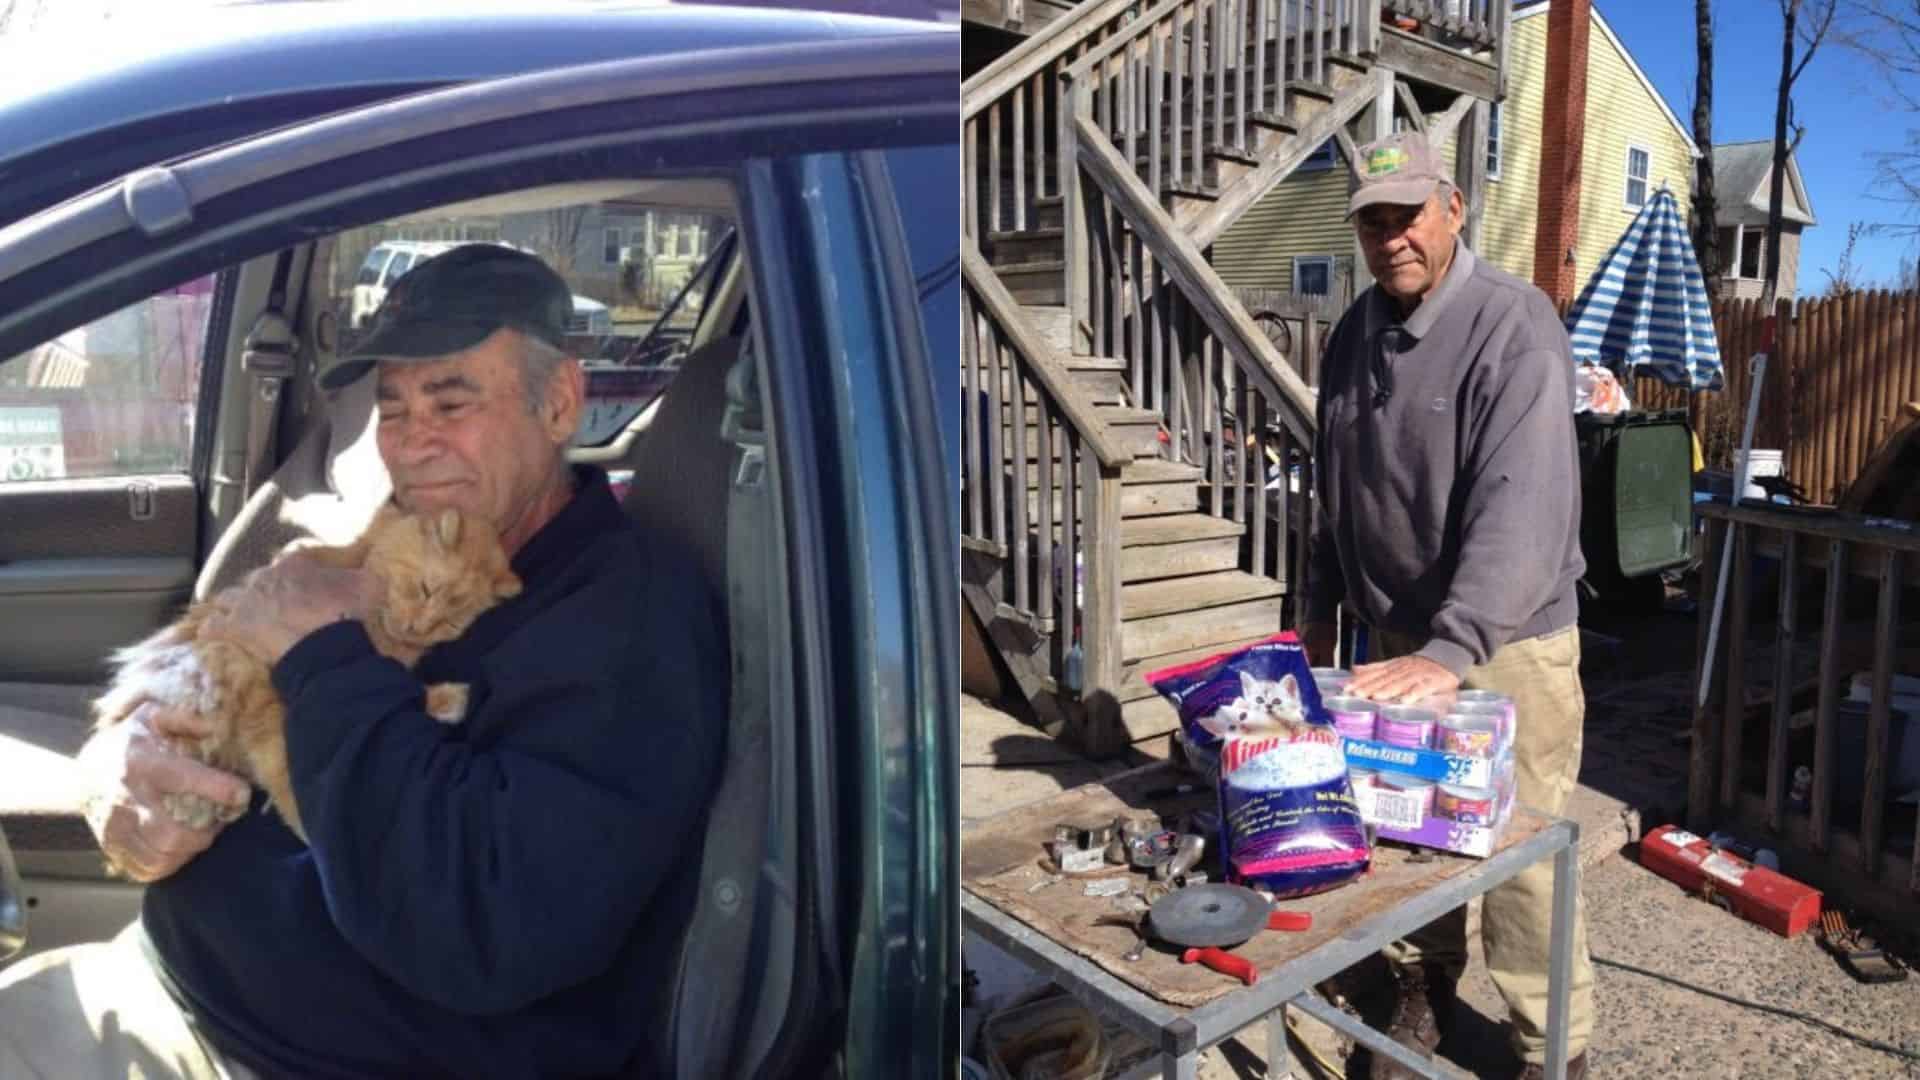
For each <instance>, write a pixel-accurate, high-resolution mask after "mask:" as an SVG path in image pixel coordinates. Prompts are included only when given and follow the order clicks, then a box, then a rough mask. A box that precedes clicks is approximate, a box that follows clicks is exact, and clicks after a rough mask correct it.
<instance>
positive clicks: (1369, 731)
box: [1320, 697, 1380, 739]
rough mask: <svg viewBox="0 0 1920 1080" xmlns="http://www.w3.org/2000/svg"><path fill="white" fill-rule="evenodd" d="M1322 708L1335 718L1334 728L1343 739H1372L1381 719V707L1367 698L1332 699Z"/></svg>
mask: <svg viewBox="0 0 1920 1080" xmlns="http://www.w3.org/2000/svg"><path fill="white" fill-rule="evenodd" d="M1320 704H1321V706H1322V707H1323V708H1325V709H1326V710H1327V715H1328V716H1330V717H1332V718H1333V727H1334V730H1335V731H1338V732H1339V733H1340V734H1341V736H1342V737H1343V738H1348V739H1371V738H1373V737H1374V731H1375V730H1376V726H1377V724H1378V721H1379V717H1380V706H1379V705H1377V704H1375V703H1374V702H1371V701H1368V700H1367V699H1366V698H1356V697H1331V698H1327V699H1325V700H1324V701H1322V702H1321V703H1320Z"/></svg>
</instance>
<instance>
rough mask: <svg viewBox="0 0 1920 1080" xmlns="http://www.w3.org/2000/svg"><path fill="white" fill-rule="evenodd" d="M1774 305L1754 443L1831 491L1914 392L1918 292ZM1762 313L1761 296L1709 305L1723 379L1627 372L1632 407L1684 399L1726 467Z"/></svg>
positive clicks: (1817, 498)
mask: <svg viewBox="0 0 1920 1080" xmlns="http://www.w3.org/2000/svg"><path fill="white" fill-rule="evenodd" d="M1775 310H1776V314H1777V316H1778V327H1777V330H1776V332H1775V333H1776V340H1775V342H1774V351H1773V354H1772V357H1771V358H1770V359H1769V360H1768V362H1767V373H1766V383H1765V385H1764V386H1762V387H1761V391H1760V412H1759V415H1758V416H1757V417H1756V418H1755V421H1754V435H1753V446H1754V448H1755V449H1757V450H1781V451H1784V452H1785V453H1784V463H1785V468H1786V474H1787V478H1788V479H1790V480H1792V481H1793V482H1794V483H1796V484H1798V485H1800V487H1801V488H1802V489H1804V490H1805V491H1806V493H1807V495H1808V497H1809V498H1811V499H1812V500H1813V501H1814V502H1817V503H1833V502H1835V501H1836V500H1838V499H1839V497H1840V495H1841V493H1842V492H1843V491H1845V490H1846V487H1847V485H1848V484H1851V483H1852V482H1853V479H1854V477H1856V476H1858V475H1860V469H1861V467H1862V466H1863V465H1864V464H1865V463H1866V460H1867V458H1868V457H1869V456H1870V455H1871V454H1872V453H1873V451H1874V450H1875V448H1877V447H1878V446H1879V445H1880V444H1881V442H1883V441H1884V440H1885V439H1886V437H1887V435H1888V434H1889V432H1890V431H1891V430H1892V427H1893V425H1894V424H1895V423H1896V422H1897V420H1898V418H1899V416H1900V409H1901V406H1902V405H1903V404H1904V403H1905V402H1907V401H1920V293H1915V292H1903V293H1892V292H1885V291H1873V292H1856V293H1852V294H1850V295H1847V296H1844V297H1821V298H1817V299H1811V300H1802V301H1800V302H1799V303H1798V304H1793V303H1789V302H1787V301H1784V300H1783V301H1780V302H1779V303H1778V304H1777V306H1776V309H1775ZM1563 314H1564V311H1563ZM1764 321H1765V311H1764V308H1763V306H1762V305H1761V303H1760V301H1758V300H1731V301H1722V302H1719V303H1716V304H1715V305H1714V310H1713V325H1714V330H1715V331H1716V332H1717V333H1718V334H1719V338H1720V359H1721V363H1722V365H1723V367H1724V368H1725V373H1724V377H1723V378H1724V385H1723V386H1722V388H1721V389H1720V390H1718V391H1712V392H1704V393H1698V394H1689V393H1688V392H1687V391H1686V389H1685V388H1683V387H1677V386H1669V385H1667V384H1666V383H1663V382H1661V381H1660V380H1658V379H1655V378H1652V377H1649V376H1637V377H1636V378H1635V379H1634V385H1633V387H1632V388H1631V391H1632V395H1633V401H1634V404H1635V406H1636V407H1639V408H1642V409H1651V410H1659V409H1687V410H1688V412H1689V414H1690V418H1691V420H1692V423H1693V429H1694V431H1695V433H1697V434H1698V435H1699V437H1700V446H1701V450H1702V452H1703V453H1704V454H1705V456H1706V459H1707V466H1708V467H1709V468H1718V469H1732V468H1733V455H1734V451H1735V450H1736V449H1738V447H1739V444H1740V425H1741V424H1742V423H1743V422H1744V420H1745V417H1746V408H1747V391H1748V388H1749V387H1750V386H1751V382H1750V376H1749V372H1748V361H1749V360H1750V359H1751V358H1752V357H1753V355H1754V354H1755V353H1757V352H1759V351H1760V347H1761V330H1762V325H1763V323H1764Z"/></svg>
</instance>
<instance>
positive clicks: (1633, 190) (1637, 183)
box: [1627, 146, 1653, 210]
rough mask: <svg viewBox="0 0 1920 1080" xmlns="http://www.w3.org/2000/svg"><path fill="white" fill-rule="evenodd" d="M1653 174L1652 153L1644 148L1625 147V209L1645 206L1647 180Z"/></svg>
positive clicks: (1636, 208)
mask: <svg viewBox="0 0 1920 1080" xmlns="http://www.w3.org/2000/svg"><path fill="white" fill-rule="evenodd" d="M1652 174H1653V152H1652V151H1651V150H1648V149H1647V148H1646V147H1644V146H1629V147H1627V209H1629V210H1638V209H1640V208H1641V207H1643V206H1645V205H1647V180H1648V178H1649V177H1650V176H1651V175H1652Z"/></svg>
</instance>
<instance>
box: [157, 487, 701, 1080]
mask: <svg viewBox="0 0 1920 1080" xmlns="http://www.w3.org/2000/svg"><path fill="white" fill-rule="evenodd" d="M577 473H578V476H579V479H580V486H579V490H578V492H577V493H576V495H575V497H574V498H573V500H572V501H571V502H570V503H569V504H568V505H567V506H566V507H565V508H564V509H563V510H562V511H561V512H560V513H559V515H558V516H556V517H555V518H554V519H553V520H552V521H551V522H549V523H548V524H547V525H546V527H545V528H543V529H542V530H541V531H540V532H539V533H538V534H537V535H535V536H534V537H533V538H532V539H531V540H530V541H529V542H528V543H527V544H526V545H525V546H524V547H523V548H522V549H521V550H520V551H519V553H518V554H517V555H516V556H515V557H514V559H513V568H514V571H515V572H516V573H518V574H519V575H520V577H521V579H522V581H523V583H524V591H523V592H522V593H521V594H520V595H519V596H517V597H515V598H514V599H512V600H509V601H507V602H505V603H503V604H501V605H500V606H499V607H496V608H494V609H493V610H491V611H488V612H487V613H486V614H484V615H483V616H481V618H480V619H479V620H478V621H477V622H476V623H475V624H474V625H473V627H472V628H470V629H469V630H468V632H467V634H466V635H465V636H463V637H462V638H460V639H459V640H458V641H454V642H450V643H448V644H446V645H442V646H440V647H439V648H437V649H435V650H433V651H432V652H430V653H428V654H427V655H426V656H425V657H423V658H422V659H421V662H420V665H419V667H418V670H417V672H409V671H408V670H407V669H406V668H404V667H402V666H401V665H400V664H398V663H396V662H394V661H393V660H389V659H387V658H386V657H383V656H381V655H380V654H379V653H377V652H376V651H374V649H373V646H372V644H371V643H370V642H369V641H368V639H367V635H366V632H365V631H364V630H363V629H362V627H361V625H360V624H359V623H357V622H342V623H336V624H334V625H332V626H328V627H324V628H322V629H320V630H317V631H315V632H314V633H312V634H311V635H309V636H307V637H306V638H305V639H303V640H301V641H300V642H299V643H298V644H297V645H295V646H294V647H293V648H292V649H291V650H289V651H288V652H287V654H286V655H285V656H284V657H283V658H282V659H281V661H280V663H279V664H278V665H277V666H276V667H275V669H274V672H273V678H274V685H275V686H276V687H277V688H278V690H279V691H280V695H281V698H282V699H283V700H284V701H285V702H286V703H287V732H288V738H287V755H288V760H289V764H290V768H291V771H292V776H293V789H294V793H295V795H296V796H297V797H298V798H299V800H300V810H301V814H302V816H303V819H304V820H305V822H306V826H307V831H308V835H309V836H310V837H311V839H312V843H313V846H312V848H311V849H309V848H306V847H303V846H302V845H301V844H300V842H299V841H298V840H297V839H296V838H295V837H294V835H293V834H292V832H291V831H289V830H288V829H287V828H286V826H285V825H283V824H282V823H281V821H280V819H279V817H277V816H276V815H273V814H271V813H262V812H258V811H259V810H260V806H259V805H258V804H257V803H256V806H255V808H254V809H255V811H256V812H254V813H250V814H248V815H246V816H245V817H244V818H242V819H241V820H240V821H238V822H235V823H234V824H232V825H230V826H228V827H227V828H226V829H225V830H224V831H223V832H222V833H221V835H220V836H219V838H218V839H217V840H216V841H215V842H214V844H213V846H212V847H211V848H209V849H208V850H207V851H205V852H203V853H202V854H201V855H200V856H199V857H197V858H195V859H194V860H193V861H192V862H190V863H188V864H187V865H186V866H185V867H183V868H182V869H181V870H180V871H179V872H178V873H176V874H174V875H173V876H172V877H169V878H167V879H166V880H164V881H161V882H158V883H156V884H154V885H153V886H151V887H150V888H149V889H148V890H147V894H146V901H145V905H144V907H143V911H142V923H143V925H144V927H145V930H146V933H147V935H148V939H149V941H150V943H151V946H152V955H153V956H154V957H155V959H156V960H157V962H158V966H159V968H160V972H161V976H162V979H163V981H164V982H166V983H167V984H168V986H169V989H170V990H172V991H173V993H174V994H175V996H176V997H177V998H178V999H179V1000H180V1002H181V1004H182V1005H183V1006H184V1007H185V1008H186V1009H187V1011H188V1012H189V1014H190V1015H191V1016H192V1017H193V1019H194V1021H195V1022H196V1023H197V1024H198V1025H199V1026H200V1028H201V1029H202V1031H203V1032H204V1033H205V1034H206V1035H207V1036H209V1038H210V1039H211V1041H212V1042H213V1043H214V1044H215V1045H216V1046H218V1047H219V1048H220V1049H221V1050H223V1051H225V1052H226V1053H228V1054H229V1055H231V1056H233V1057H234V1058H236V1059H238V1060H239V1061H241V1062H243V1063H245V1064H248V1065H251V1066H252V1067H254V1068H255V1069H256V1070H257V1071H259V1072H261V1073H262V1074H263V1075H266V1076H274V1077H279V1076H302V1077H305V1076H316V1077H389V1076H391V1077H400V1076H405V1077H410V1078H411V1077H426V1076H458V1077H495V1076H498V1077H535V1076H541V1077H545V1076H604V1075H612V1074H623V1075H647V1074H650V1073H652V1072H654V1071H655V1070H657V1069H658V1068H659V1067H660V1058H659V1054H660V1046H659V1045H658V1044H659V1042H660V1035H661V1032H660V1029H659V1024H658V1023H657V1022H656V1023H651V1024H650V1023H648V1018H650V1017H655V1016H657V1015H658V1012H657V1006H658V1004H659V995H661V994H663V993H664V992H666V991H667V990H668V988H669V987H670V986H671V984H672V982H673V973H674V971H675V968H676V967H677V944H678V942H679V939H680V937H681V936H682V934H683V933H684V931H685V928H686V925H687V922H688V919H689V917H690V913H691V911H692V908H693V902H694V894H695V890H696V889H697V887H698V862H699V852H700V844H701V839H702V835H703V826H704V823H705V818H706V807H707V805H708V803H709V801H710V798H711V794H712V792H713V790H714V789H715V787H716V786H717V785H718V781H719V775H720V768H721V759H722V755H723V752H724V749H725V737H726V736H725V732H726V718H727V700H726V685H727V683H726V679H727V667H728V656H727V649H726V644H725V639H724V636H723V633H722V630H721V625H722V621H721V620H722V615H721V612H720V611H719V610H718V608H717V606H716V603H717V602H716V600H715V596H716V594H717V593H718V591H719V586H718V584H717V583H711V584H710V583H708V582H705V581H703V580H702V575H701V574H700V572H699V571H698V570H697V568H696V564H695V562H694V561H693V560H692V559H691V558H690V557H689V556H688V555H686V554H685V553H682V552H679V551H675V550H672V549H670V548H669V547H667V546H666V545H665V544H664V543H662V542H659V541H657V540H655V539H653V538H651V537H650V536H649V535H648V534H646V533H645V532H644V531H643V530H642V529H639V528H636V527H635V526H634V525H633V524H631V523H630V522H629V521H628V520H627V519H626V517H625V516H624V515H623V514H622V512H621V510H620V508H619V506H618V504H616V503H615V501H614V499H613V496H612V494H611V493H610V492H609V490H608V488H607V478H606V474H605V473H604V472H601V471H600V470H598V469H581V470H577ZM436 682H465V683H469V684H471V686H472V697H471V701H470V704H469V706H468V711H467V718H466V720H465V722H464V723H462V724H460V725H458V726H451V727H449V726H446V725H442V724H440V723H437V722H435V721H434V720H433V719H432V718H431V717H429V716H428V715H427V714H426V712H425V711H424V699H423V694H424V691H423V687H424V686H425V685H426V684H429V683H436Z"/></svg>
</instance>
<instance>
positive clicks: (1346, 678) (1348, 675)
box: [1313, 667, 1353, 698]
mask: <svg viewBox="0 0 1920 1080" xmlns="http://www.w3.org/2000/svg"><path fill="white" fill-rule="evenodd" d="M1352 681H1353V672H1351V671H1348V670H1347V669H1346V668H1337V667H1317V668H1314V669H1313V685H1314V686H1315V687H1317V688H1319V690H1320V696H1321V697H1322V698H1328V697H1338V696H1340V695H1342V694H1344V693H1346V692H1347V684H1348V683H1350V682H1352Z"/></svg>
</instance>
